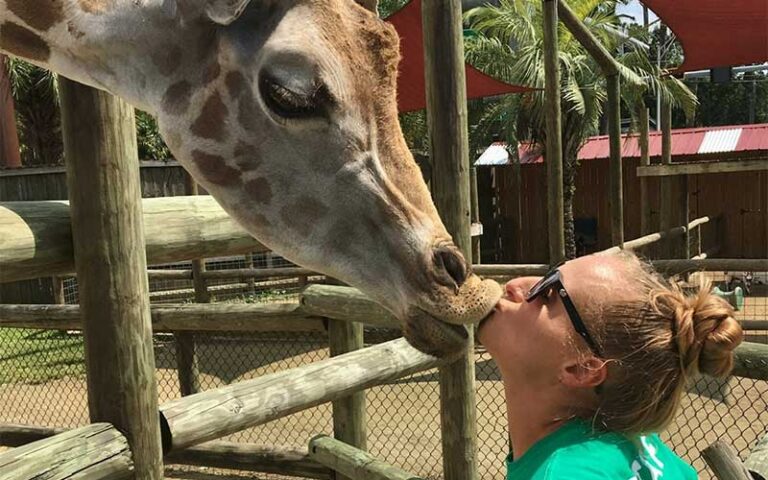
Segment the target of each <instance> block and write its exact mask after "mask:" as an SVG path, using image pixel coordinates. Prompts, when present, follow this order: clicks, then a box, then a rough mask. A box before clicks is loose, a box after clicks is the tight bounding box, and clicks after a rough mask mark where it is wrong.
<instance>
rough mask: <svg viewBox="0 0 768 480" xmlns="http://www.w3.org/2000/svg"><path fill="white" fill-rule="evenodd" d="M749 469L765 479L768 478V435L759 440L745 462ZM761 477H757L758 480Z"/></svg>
mask: <svg viewBox="0 0 768 480" xmlns="http://www.w3.org/2000/svg"><path fill="white" fill-rule="evenodd" d="M744 465H746V467H747V470H749V471H750V472H753V473H754V474H757V475H760V477H762V478H763V479H768V435H765V436H763V438H762V439H761V440H760V441H759V442H757V445H755V447H754V448H753V449H752V451H751V452H750V453H749V456H748V457H747V460H746V461H745V462H744ZM760 477H755V480H757V479H758V478H760Z"/></svg>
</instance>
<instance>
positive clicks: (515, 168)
mask: <svg viewBox="0 0 768 480" xmlns="http://www.w3.org/2000/svg"><path fill="white" fill-rule="evenodd" d="M510 155H512V190H513V192H514V194H513V197H512V198H513V202H514V203H513V204H512V216H513V218H512V235H513V236H514V238H513V240H512V249H513V252H514V257H513V258H514V261H516V262H522V261H523V172H522V166H521V165H520V154H519V152H518V150H517V145H514V146H513V147H512V151H511V152H510ZM563 248H565V247H563Z"/></svg>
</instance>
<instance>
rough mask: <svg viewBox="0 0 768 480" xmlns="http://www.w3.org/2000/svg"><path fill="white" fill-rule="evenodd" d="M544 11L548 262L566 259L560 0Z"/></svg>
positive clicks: (548, 3) (547, 2)
mask: <svg viewBox="0 0 768 480" xmlns="http://www.w3.org/2000/svg"><path fill="white" fill-rule="evenodd" d="M543 10H544V11H543V13H544V103H545V111H546V115H547V147H546V151H545V162H546V164H547V205H548V213H547V217H548V218H549V221H548V225H549V228H548V232H549V263H550V264H552V265H554V264H557V263H560V262H561V261H562V260H564V259H565V223H564V222H565V220H564V213H563V209H564V207H563V138H562V114H561V109H560V64H559V61H558V50H559V47H558V44H557V41H558V39H557V23H558V16H557V0H543Z"/></svg>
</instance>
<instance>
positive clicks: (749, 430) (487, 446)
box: [0, 256, 768, 480]
mask: <svg viewBox="0 0 768 480" xmlns="http://www.w3.org/2000/svg"><path fill="white" fill-rule="evenodd" d="M248 261H250V260H248ZM253 261H254V266H255V267H256V268H259V267H267V266H268V265H267V262H268V260H267V259H266V258H263V257H261V258H259V257H258V256H255V257H254V260H253ZM246 262H247V261H246V260H245V259H243V258H239V259H214V260H211V261H208V262H207V268H209V269H214V268H246ZM271 262H272V263H271V265H270V266H271V267H273V268H274V267H275V266H276V265H284V266H291V265H290V264H289V263H288V262H285V261H284V260H282V259H276V258H273V259H272V260H271ZM278 262H279V263H278ZM152 268H153V269H155V268H158V267H152ZM163 268H170V269H180V268H181V269H187V268H189V264H188V263H187V264H174V265H171V266H163ZM713 278H714V279H715V281H721V280H722V279H719V278H717V275H714V276H713ZM723 278H724V277H723ZM228 282H229V284H230V285H232V284H233V281H231V280H230V281H228ZM234 283H235V284H238V287H237V288H235V287H232V289H231V290H227V291H226V292H224V290H225V289H222V291H221V292H222V293H217V292H216V291H215V290H214V300H215V301H287V300H295V299H296V297H297V293H298V290H299V287H298V285H290V286H282V285H281V284H275V283H272V282H255V283H254V284H253V285H248V283H247V282H239V281H235V282H234ZM219 285H225V286H226V285H227V282H226V281H225V282H223V283H220V284H219ZM151 287H152V291H153V292H159V291H173V290H186V292H185V293H184V294H183V295H179V296H176V297H172V298H173V301H174V302H176V303H178V302H184V301H192V299H193V292H192V291H191V288H192V286H191V282H190V281H186V280H181V281H178V280H172V281H169V280H162V281H159V280H158V281H153V283H152V286H151ZM65 292H66V299H67V302H68V303H75V302H76V300H77V292H76V282H75V281H74V280H73V279H68V280H67V281H66V282H65ZM168 297H171V296H170V295H169V296H168ZM168 297H166V298H162V299H161V298H160V297H158V296H156V297H153V301H155V302H160V301H167V300H168ZM766 312H768V286H767V285H765V284H761V282H760V278H759V277H758V278H757V280H756V281H755V282H753V285H752V287H751V292H750V295H749V296H747V297H746V298H745V305H744V308H743V309H742V310H741V311H739V314H738V316H739V319H740V320H743V321H744V323H745V325H747V324H748V323H749V322H750V321H754V320H766V319H768V315H766ZM397 335H398V332H393V331H386V330H374V329H367V330H366V343H367V344H374V343H380V342H382V341H386V340H389V339H392V338H394V337H396V336H397ZM748 340H750V341H757V342H762V343H768V332H766V331H759V330H754V331H749V332H748ZM195 341H196V345H197V353H198V362H199V364H198V368H199V372H200V374H199V375H200V376H199V380H200V385H201V388H202V389H211V388H216V387H219V386H222V385H228V384H231V383H234V382H239V381H242V380H247V379H250V378H255V377H258V376H261V375H264V374H266V373H270V372H276V371H281V370H285V369H288V368H292V367H296V366H300V365H305V364H308V363H311V362H315V361H318V360H321V359H324V358H327V357H328V340H327V337H326V336H325V335H323V334H309V333H295V332H291V333H280V332H274V333H259V334H240V333H238V334H219V333H205V334H199V335H195ZM154 350H155V359H156V364H157V382H158V394H159V398H160V402H161V403H162V402H165V401H168V400H170V399H173V398H177V397H178V396H179V381H178V376H177V370H176V368H177V363H176V340H175V337H174V336H173V335H172V334H157V335H155V337H154ZM476 367H477V412H478V421H477V434H478V442H479V452H478V463H479V469H480V478H481V479H484V480H491V479H499V478H503V477H504V471H505V468H504V457H505V455H506V454H507V452H508V444H507V426H506V410H505V406H504V391H503V387H502V384H501V381H500V375H499V372H498V370H497V369H496V367H495V365H494V363H493V361H492V360H491V359H490V356H489V355H488V354H486V353H484V352H482V351H478V352H477V354H476ZM366 399H367V416H368V418H367V425H368V448H369V450H370V451H371V453H372V454H373V455H375V456H377V457H378V458H380V459H382V460H385V461H387V462H389V463H392V464H394V465H398V466H400V467H402V468H404V469H406V470H408V471H411V472H413V473H415V474H418V475H421V476H423V477H425V478H427V479H433V480H437V479H441V478H443V476H442V452H441V442H440V418H439V410H440V404H439V385H438V375H437V371H436V370H431V371H426V372H420V373H417V374H414V375H411V376H410V377H407V378H404V379H400V380H397V381H393V382H390V383H388V384H385V385H381V386H377V387H374V388H371V389H369V390H367V394H366ZM0 406H1V408H0V422H3V423H18V424H28V425H41V426H54V427H74V426H78V425H82V424H86V423H88V414H87V395H86V382H85V367H84V363H83V343H82V336H81V335H80V334H79V332H54V331H40V330H25V329H9V328H5V329H0ZM317 433H332V418H331V407H330V405H329V404H326V405H321V406H318V407H315V408H312V409H308V410H305V411H302V412H299V413H297V414H294V415H291V416H288V417H285V418H283V419H280V420H277V421H275V422H271V423H269V424H266V425H263V426H259V427H255V428H251V429H247V430H244V431H241V432H238V433H236V434H233V435H231V436H229V437H227V438H225V439H224V440H229V441H234V442H249V443H255V444H262V445H280V446H292V447H303V446H305V445H306V443H307V441H308V440H309V438H311V437H312V436H313V435H315V434H317ZM766 433H768V382H766V381H755V380H750V379H744V378H735V377H734V378H730V379H728V380H726V381H716V380H711V379H705V378H702V379H699V380H698V381H697V382H696V383H695V384H694V385H692V386H691V387H690V388H689V392H688V393H687V394H686V397H685V400H684V404H683V406H682V408H681V410H680V413H679V415H678V417H677V419H676V421H675V423H674V424H673V425H672V426H671V427H670V428H669V429H668V430H667V431H666V432H665V433H664V434H663V437H664V438H665V439H666V440H667V441H668V443H669V444H670V446H672V447H673V448H674V449H675V451H676V452H677V453H678V454H680V455H682V456H683V458H685V459H686V460H688V461H689V462H691V463H692V464H693V465H694V467H695V468H696V469H697V470H698V471H699V472H700V475H701V478H704V479H707V478H712V477H711V475H710V473H709V472H708V471H707V468H706V465H705V463H704V462H703V460H702V459H701V457H700V452H701V450H702V449H704V448H705V447H706V446H708V445H709V444H711V443H712V442H713V441H715V440H716V439H726V440H727V441H729V442H730V443H731V444H732V445H733V446H734V447H735V448H736V449H737V450H738V451H739V452H740V454H742V455H744V454H745V453H747V452H748V451H749V449H750V448H751V447H752V446H753V445H754V444H755V443H756V441H757V440H758V439H759V438H761V437H762V436H763V435H765V434H766ZM201 475H203V476H201ZM206 475H219V476H224V477H223V478H231V479H234V478H259V479H262V480H283V479H285V478H286V477H282V476H276V475H268V474H258V475H254V474H248V475H245V476H244V474H238V473H237V472H229V471H224V470H214V469H206V468H199V467H182V466H171V467H169V474H168V477H169V478H206Z"/></svg>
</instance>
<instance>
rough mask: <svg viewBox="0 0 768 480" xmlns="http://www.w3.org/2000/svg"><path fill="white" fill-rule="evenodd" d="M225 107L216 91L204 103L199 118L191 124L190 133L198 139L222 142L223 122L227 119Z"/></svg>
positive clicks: (223, 133)
mask: <svg viewBox="0 0 768 480" xmlns="http://www.w3.org/2000/svg"><path fill="white" fill-rule="evenodd" d="M227 113H229V111H228V110H227V106H226V105H224V102H223V101H222V100H221V95H220V94H219V92H218V91H216V92H214V93H213V94H212V95H211V96H210V97H208V100H206V101H205V105H203V109H202V110H200V116H198V117H197V120H195V123H193V124H192V133H193V134H195V135H196V136H198V137H200V138H208V139H211V140H218V141H220V140H223V139H224V135H225V133H226V132H225V130H224V120H225V119H226V117H227Z"/></svg>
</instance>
